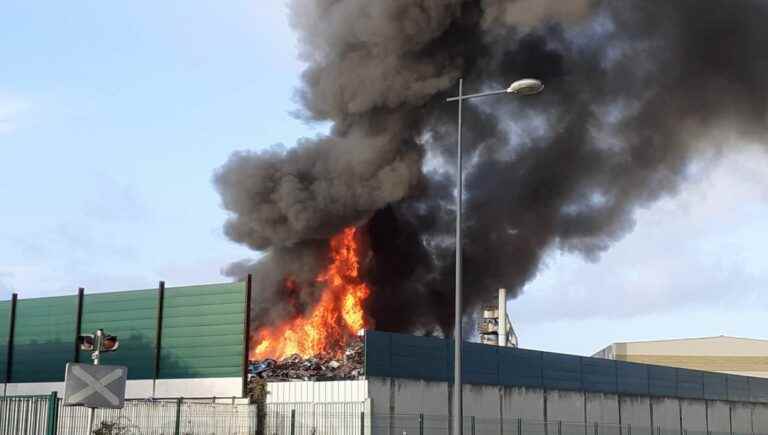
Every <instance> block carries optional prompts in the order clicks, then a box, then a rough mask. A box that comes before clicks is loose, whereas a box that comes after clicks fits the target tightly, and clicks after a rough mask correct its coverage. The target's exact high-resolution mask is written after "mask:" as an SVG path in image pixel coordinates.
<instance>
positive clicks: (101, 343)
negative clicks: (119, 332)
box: [77, 329, 120, 434]
mask: <svg viewBox="0 0 768 435" xmlns="http://www.w3.org/2000/svg"><path fill="white" fill-rule="evenodd" d="M77 342H78V344H79V345H80V350H85V351H90V352H91V359H92V360H93V365H95V366H97V365H99V364H100V362H101V353H102V352H114V351H116V350H117V348H118V347H120V342H119V341H118V340H117V337H116V336H114V335H107V334H105V333H104V330H103V329H97V330H96V332H94V333H93V334H82V335H80V336H79V337H77ZM95 417H96V408H90V412H89V413H88V432H87V433H89V434H90V433H91V431H92V430H93V420H94V418H95Z"/></svg>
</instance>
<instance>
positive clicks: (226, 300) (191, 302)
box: [165, 295, 245, 310]
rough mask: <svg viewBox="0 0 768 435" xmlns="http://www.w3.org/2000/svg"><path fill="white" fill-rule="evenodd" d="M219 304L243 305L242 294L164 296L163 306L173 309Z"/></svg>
mask: <svg viewBox="0 0 768 435" xmlns="http://www.w3.org/2000/svg"><path fill="white" fill-rule="evenodd" d="M219 305H233V306H241V307H242V306H244V305H245V300H244V298H243V295H224V296H222V295H209V296H188V297H177V298H169V297H166V298H165V308H166V309H169V310H174V309H178V308H183V307H193V308H194V307H208V306H219Z"/></svg>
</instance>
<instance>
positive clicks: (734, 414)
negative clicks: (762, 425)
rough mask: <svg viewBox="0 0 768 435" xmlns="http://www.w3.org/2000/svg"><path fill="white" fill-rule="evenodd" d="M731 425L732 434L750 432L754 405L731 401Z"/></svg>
mask: <svg viewBox="0 0 768 435" xmlns="http://www.w3.org/2000/svg"><path fill="white" fill-rule="evenodd" d="M730 405H731V426H732V427H733V433H734V434H750V433H752V412H753V408H754V406H752V405H751V404H747V403H731V404H730Z"/></svg>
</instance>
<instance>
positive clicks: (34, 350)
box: [11, 296, 77, 382]
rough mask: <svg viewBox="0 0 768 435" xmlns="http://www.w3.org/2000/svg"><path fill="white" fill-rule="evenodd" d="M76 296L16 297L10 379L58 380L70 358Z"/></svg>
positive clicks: (72, 348) (26, 380)
mask: <svg viewBox="0 0 768 435" xmlns="http://www.w3.org/2000/svg"><path fill="white" fill-rule="evenodd" d="M76 314H77V297H76V296H61V297H50V298H40V299H19V301H18V303H17V306H16V330H15V335H14V346H13V366H12V373H11V381H12V382H58V381H63V380H64V367H65V365H66V363H67V362H69V361H72V360H73V358H74V337H75V323H76V319H75V317H76Z"/></svg>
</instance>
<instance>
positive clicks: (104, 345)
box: [77, 334, 120, 352]
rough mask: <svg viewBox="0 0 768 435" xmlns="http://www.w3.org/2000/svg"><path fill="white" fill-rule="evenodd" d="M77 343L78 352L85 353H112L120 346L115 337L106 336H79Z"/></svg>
mask: <svg viewBox="0 0 768 435" xmlns="http://www.w3.org/2000/svg"><path fill="white" fill-rule="evenodd" d="M99 338H100V340H99ZM77 343H78V346H79V347H80V350H84V351H87V352H96V351H98V352H114V351H116V350H117V348H118V347H119V346H120V341H119V340H118V339H117V336H114V335H107V334H80V335H79V336H78V337H77Z"/></svg>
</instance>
